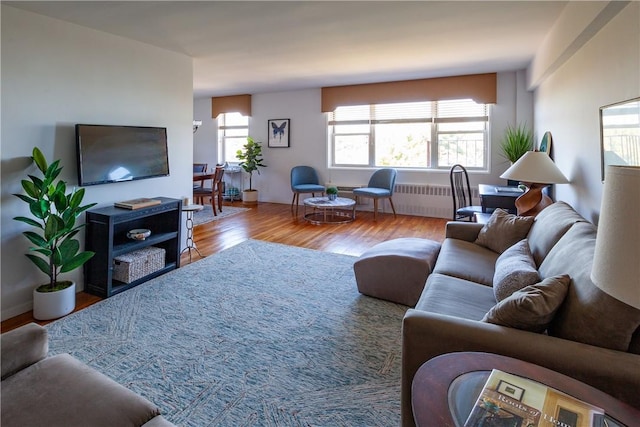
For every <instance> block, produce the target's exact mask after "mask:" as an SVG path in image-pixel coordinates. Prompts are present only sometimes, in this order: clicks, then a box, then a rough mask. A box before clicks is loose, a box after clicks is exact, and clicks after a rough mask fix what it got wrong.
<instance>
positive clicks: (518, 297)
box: [482, 274, 571, 332]
mask: <svg viewBox="0 0 640 427" xmlns="http://www.w3.org/2000/svg"><path fill="white" fill-rule="evenodd" d="M570 282H571V278H570V277H569V276H568V275H566V274H563V275H559V276H553V277H548V278H546V279H544V280H543V281H542V282H540V283H536V284H535V285H530V286H527V287H525V288H523V289H521V290H519V291H516V292H514V293H513V294H512V295H511V296H510V297H509V298H506V299H504V300H502V301H500V302H499V303H498V304H496V305H495V306H493V307H492V308H491V310H489V312H488V313H487V314H485V316H484V317H483V318H482V321H483V322H487V323H493V324H496V325H502V326H508V327H511V328H516V329H522V330H525V331H531V332H544V331H545V330H546V329H547V327H548V326H549V324H550V323H551V320H553V316H554V315H555V313H556V311H558V308H560V305H561V304H562V301H563V300H564V297H565V296H566V295H567V291H568V290H569V283H570Z"/></svg>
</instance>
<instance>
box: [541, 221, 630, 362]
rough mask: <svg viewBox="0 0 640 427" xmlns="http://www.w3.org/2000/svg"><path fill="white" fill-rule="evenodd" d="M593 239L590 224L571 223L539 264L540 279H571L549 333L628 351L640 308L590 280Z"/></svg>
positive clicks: (594, 237)
mask: <svg viewBox="0 0 640 427" xmlns="http://www.w3.org/2000/svg"><path fill="white" fill-rule="evenodd" d="M543 212H544V211H543ZM595 242H596V227H595V226H594V225H593V224H590V223H587V222H585V223H578V224H574V225H573V226H572V227H571V228H570V229H569V231H567V233H566V234H565V235H564V236H563V237H562V238H561V239H560V240H559V241H558V243H557V244H556V245H555V246H554V247H553V249H552V250H551V252H549V255H547V257H546V258H545V259H544V261H543V262H542V264H541V265H540V269H539V271H540V276H541V277H543V278H544V277H550V276H555V275H558V274H568V275H569V276H570V277H571V279H572V280H571V285H570V286H569V292H568V293H567V296H566V298H565V300H564V303H563V304H562V306H561V307H560V309H559V310H558V312H557V313H556V316H555V318H554V320H553V321H552V323H551V326H550V327H549V335H553V336H557V337H560V338H566V339H570V340H573V341H578V342H583V343H586V344H591V345H595V346H599V347H605V348H610V349H613V350H620V351H628V350H629V345H630V343H631V337H632V335H633V334H634V332H635V331H636V329H638V327H639V326H640V310H637V309H635V308H633V307H631V306H629V305H627V304H624V303H623V302H620V301H618V300H617V299H615V298H613V297H611V296H609V295H607V294H606V293H604V292H602V291H601V290H600V289H598V288H597V287H596V286H595V285H594V284H593V282H592V281H591V277H590V276H591V267H592V265H593V253H594V249H595Z"/></svg>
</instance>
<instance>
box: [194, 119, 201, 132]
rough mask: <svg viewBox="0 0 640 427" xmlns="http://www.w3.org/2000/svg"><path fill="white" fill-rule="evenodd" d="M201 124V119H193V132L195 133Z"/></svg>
mask: <svg viewBox="0 0 640 427" xmlns="http://www.w3.org/2000/svg"><path fill="white" fill-rule="evenodd" d="M200 126H202V120H194V121H193V133H196V132H197V131H198V129H199V128H200Z"/></svg>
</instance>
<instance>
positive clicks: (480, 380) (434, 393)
mask: <svg viewBox="0 0 640 427" xmlns="http://www.w3.org/2000/svg"><path fill="white" fill-rule="evenodd" d="M492 369H499V370H501V371H504V372H508V373H511V374H514V375H518V376H521V377H524V378H528V379H531V380H533V381H536V382H539V383H541V384H544V385H546V386H548V387H552V388H555V389H557V390H560V391H562V392H564V393H566V394H569V395H571V396H573V397H575V398H577V399H580V400H583V401H585V402H588V403H591V404H593V405H596V406H598V407H600V408H602V409H604V411H605V414H606V415H605V419H606V421H607V423H606V424H605V425H609V426H620V425H621V424H619V423H617V422H616V421H618V422H621V423H622V425H627V426H631V425H635V423H637V420H638V419H640V411H639V410H637V409H635V408H633V407H632V406H630V405H627V404H626V403H624V402H621V401H619V400H617V399H615V398H614V397H612V396H610V395H608V394H606V393H604V392H602V391H600V390H597V389H595V388H593V387H591V386H589V385H587V384H584V383H582V382H580V381H578V380H575V379H573V378H570V377H568V376H566V375H563V374H561V373H559V372H555V371H552V370H550V369H547V368H544V367H542V366H538V365H534V364H533V363H528V362H525V361H522V360H518V359H514V358H511V357H506V356H500V355H497V354H490V353H477V352H459V353H449V354H444V355H441V356H438V357H434V358H433V359H431V360H429V361H427V362H425V363H424V364H423V365H422V366H421V367H420V369H418V372H416V375H415V376H414V377H413V383H412V387H411V404H412V409H413V418H414V421H415V423H416V425H417V426H418V427H428V426H435V425H437V426H441V427H462V426H463V425H464V423H465V421H466V419H467V417H468V416H469V413H470V412H471V409H472V408H473V406H474V405H475V402H476V400H477V398H478V396H479V395H480V392H481V391H482V388H483V387H484V384H485V382H486V381H487V378H488V377H489V374H490V373H491V370H492Z"/></svg>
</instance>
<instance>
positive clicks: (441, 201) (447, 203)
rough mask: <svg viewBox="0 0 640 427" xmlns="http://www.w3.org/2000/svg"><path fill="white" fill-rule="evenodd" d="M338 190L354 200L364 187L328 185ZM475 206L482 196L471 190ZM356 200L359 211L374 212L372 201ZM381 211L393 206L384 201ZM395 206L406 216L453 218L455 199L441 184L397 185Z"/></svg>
mask: <svg viewBox="0 0 640 427" xmlns="http://www.w3.org/2000/svg"><path fill="white" fill-rule="evenodd" d="M326 185H327V186H329V185H332V186H334V187H337V188H338V195H339V196H340V197H349V198H354V196H353V193H352V191H353V189H354V188H358V187H363V185H359V186H358V185H338V184H334V183H328V184H326ZM471 197H472V198H473V204H476V205H479V204H480V196H479V194H478V189H477V188H471ZM358 199H360V200H357V199H356V202H357V205H358V209H359V210H372V209H373V202H372V201H371V199H367V198H358ZM380 205H381V209H384V212H391V206H390V205H389V203H388V202H386V201H383V202H382V203H381V204H380ZM393 205H394V206H395V208H396V213H398V214H405V215H417V216H428V217H435V218H451V217H452V212H453V199H452V198H451V186H449V185H440V184H396V186H395V190H394V193H393Z"/></svg>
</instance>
